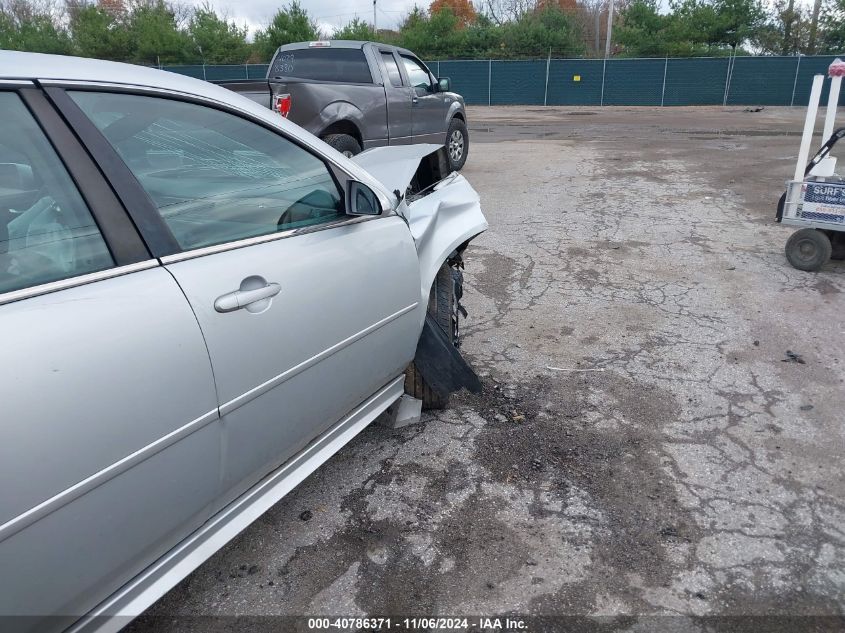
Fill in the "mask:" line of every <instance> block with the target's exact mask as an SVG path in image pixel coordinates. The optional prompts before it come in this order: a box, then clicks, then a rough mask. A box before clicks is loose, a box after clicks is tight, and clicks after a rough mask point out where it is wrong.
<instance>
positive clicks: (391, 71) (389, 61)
mask: <svg viewBox="0 0 845 633" xmlns="http://www.w3.org/2000/svg"><path fill="white" fill-rule="evenodd" d="M381 59H382V61H384V66H385V68H387V76H388V77H389V78H390V85H391V86H401V85H402V75H400V74H399V65H398V64H397V63H396V58H395V57H394V56H393V53H390V52H387V51H381Z"/></svg>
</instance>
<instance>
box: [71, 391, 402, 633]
mask: <svg viewBox="0 0 845 633" xmlns="http://www.w3.org/2000/svg"><path fill="white" fill-rule="evenodd" d="M404 380H405V376H404V375H402V376H400V377H398V378H395V379H394V380H393V381H391V382H390V383H388V384H387V385H386V386H385V387H383V388H382V389H381V390H380V391H379V392H378V393H376V394H375V395H373V396H372V397H370V398H369V399H368V400H367V401H365V402H364V403H363V404H361V405H360V406H359V407H358V408H357V409H355V410H354V411H353V412H352V413H350V414H349V415H348V416H346V417H345V418H344V419H343V420H341V421H340V422H338V423H337V424H336V425H334V426H333V427H332V428H331V429H329V430H328V431H327V432H326V433H325V434H323V435H322V436H321V437H319V438H317V439H316V440H315V441H314V442H312V443H311V444H310V445H309V446H308V447H306V448H305V449H303V450H302V452H300V453H299V454H298V455H297V456H296V457H294V458H293V459H291V460H290V461H289V462H287V463H285V464H284V465H282V466H281V467H279V468H278V469H277V470H275V471H274V472H272V473H270V474H269V475H267V476H266V477H265V478H264V479H262V480H261V481H259V482H258V483H257V484H256V485H255V486H253V487H252V488H251V489H250V490H248V491H247V492H246V493H244V494H243V495H242V496H241V497H239V498H238V499H236V500H235V501H233V502H232V503H230V504H229V505H228V506H226V507H225V508H224V509H223V510H221V511H220V512H218V513H217V514H216V515H214V516H213V517H212V518H211V519H209V521H208V522H207V523H205V524H204V525H203V526H202V527H200V528H199V529H198V530H197V531H195V532H194V533H193V534H191V535H190V536H189V537H187V538H186V539H185V540H184V541H182V543H181V544H179V545H177V546H176V547H175V548H174V549H172V550H171V551H170V552H169V553H168V554H166V555H165V556H164V557H162V558H161V559H159V560H158V561H156V562H155V563H154V564H153V565H152V566H150V567H148V568H147V569H146V570H144V571H143V572H142V573H141V574H139V575H138V576H136V577H135V578H134V579H133V580H131V581H130V582H129V583H127V584H126V585H124V586H123V587H122V588H121V589H119V590H118V591H117V592H115V593H114V594H112V596H110V597H109V598H107V599H106V600H104V601H103V602H102V603H100V604H99V605H98V606H97V607H96V608H95V609H93V610H92V611H91V612H90V613H89V614H88V615H86V616H84V617H83V618H82V619H81V620H79V621H77V622H76V623H75V624H74V625H73V626H71V627H70V629H68V633H95V632H96V633H114V632H116V631H119V630H120V629H121V628H123V627H125V626H126V625H127V624H129V622H131V621H132V619H133V618H135V617H137V616H138V615H140V614H141V613H142V612H143V611H144V610H145V609H147V608H148V607H149V606H150V605H152V604H153V603H154V602H155V601H156V600H158V599H159V598H161V597H162V596H163V595H164V594H166V593H167V592H168V591H170V590H171V589H172V588H173V587H175V586H176V585H177V584H178V583H179V582H180V581H181V580H182V579H183V578H185V577H186V576H187V575H188V574H190V573H191V572H192V571H194V570H195V569H196V568H197V567H199V566H200V565H201V564H202V563H204V562H205V561H206V560H208V559H209V558H210V557H211V556H212V555H213V554H214V553H215V552H217V551H218V550H219V549H220V548H221V547H223V546H224V545H225V544H226V543H228V542H229V541H230V540H232V539H233V538H234V537H235V536H237V535H238V534H239V533H240V532H242V531H243V530H244V529H245V528H246V527H247V526H249V525H250V524H251V523H252V522H253V521H255V519H257V518H258V517H260V516H261V515H262V514H264V512H266V511H267V510H269V509H270V507H272V506H273V505H274V504H276V503H277V502H278V501H279V500H280V499H281V498H282V497H284V496H285V495H286V494H287V493H288V492H290V491H291V490H293V488H295V487H296V486H297V485H299V483H300V482H302V480H303V479H305V478H306V477H308V475H310V474H311V473H312V472H314V471H315V470H317V468H319V467H320V466H321V465H322V464H324V463H325V462H326V461H327V460H328V459H329V458H330V457H331V456H332V455H334V454H335V453H336V452H337V451H339V450H340V449H341V448H343V446H345V445H346V444H347V443H348V442H349V441H350V440H352V439H353V438H354V437H355V436H356V435H358V433H360V432H361V431H363V430H364V429H365V428H366V427H367V426H368V425H369V424H370V423H371V422H373V421H374V420H375V419H376V418H377V417H378V416H379V415H380V414H381V413H382V412H383V411H384V410H386V409H387V408H388V407H389V406H390V405H391V404H392V403H393V402H394V401H396V400H397V399H398V398H399V397H401V396H402V393H403V392H404V389H403V385H404Z"/></svg>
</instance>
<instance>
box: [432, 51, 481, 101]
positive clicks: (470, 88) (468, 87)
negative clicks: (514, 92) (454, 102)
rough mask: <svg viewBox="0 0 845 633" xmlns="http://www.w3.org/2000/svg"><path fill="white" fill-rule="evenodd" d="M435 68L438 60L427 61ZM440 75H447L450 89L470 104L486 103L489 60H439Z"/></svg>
mask: <svg viewBox="0 0 845 633" xmlns="http://www.w3.org/2000/svg"><path fill="white" fill-rule="evenodd" d="M432 65H433V66H434V67H435V68H436V67H437V65H438V62H436V61H435V62H429V68H431V67H432ZM439 66H440V71H439V73H438V74H439V75H440V76H441V77H448V78H449V81H451V82H452V90H454V91H455V92H457V93H458V94H459V95H462V96H463V98H464V100H465V101H466V102H467V103H468V104H470V105H487V95H488V93H487V79H488V72H489V62H488V61H487V60H486V59H485V60H483V61H473V60H467V61H441V62H439Z"/></svg>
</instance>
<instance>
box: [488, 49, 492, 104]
mask: <svg viewBox="0 0 845 633" xmlns="http://www.w3.org/2000/svg"><path fill="white" fill-rule="evenodd" d="M492 92H493V60H492V59H488V60H487V105H491V103H492V97H491V95H492Z"/></svg>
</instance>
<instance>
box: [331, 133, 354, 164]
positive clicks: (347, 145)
mask: <svg viewBox="0 0 845 633" xmlns="http://www.w3.org/2000/svg"><path fill="white" fill-rule="evenodd" d="M323 140H324V141H325V142H326V143H328V144H329V145H331V146H332V147H334V148H335V149H336V150H337V151H339V152H340V153H341V154H343V155H344V156H346V157H347V158H352V157H353V156H355V154H360V153H361V144H360V143H359V142H358V141H357V140H356V139H355V137H354V136H350V135H349V134H326V135H325V136H324V137H323Z"/></svg>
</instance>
